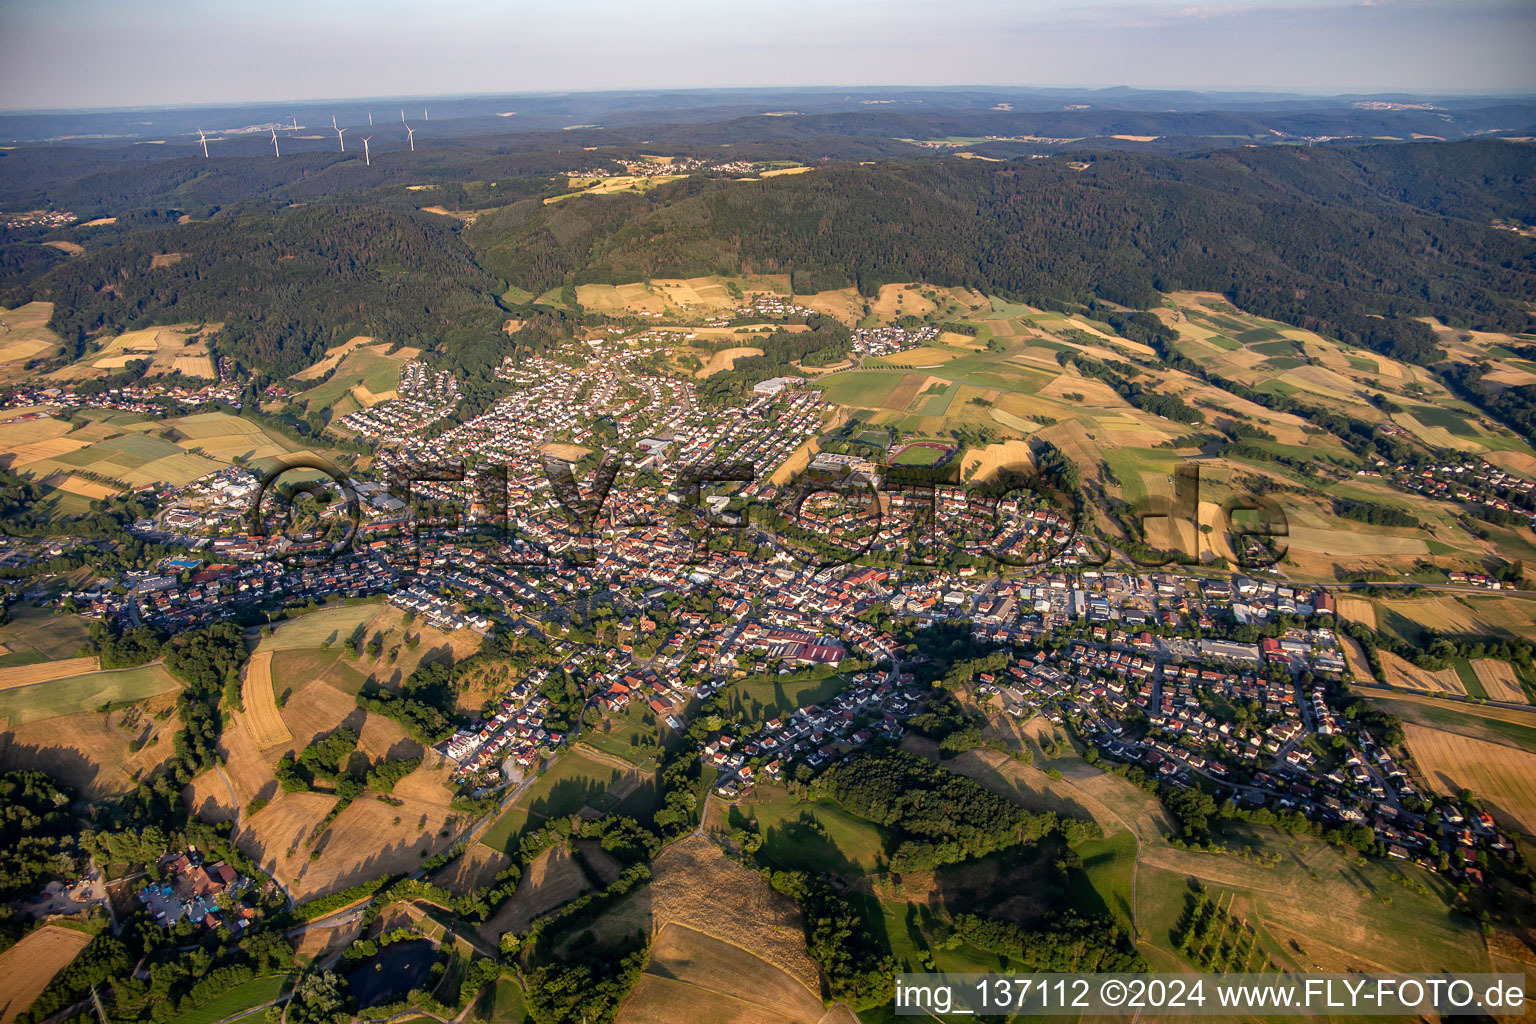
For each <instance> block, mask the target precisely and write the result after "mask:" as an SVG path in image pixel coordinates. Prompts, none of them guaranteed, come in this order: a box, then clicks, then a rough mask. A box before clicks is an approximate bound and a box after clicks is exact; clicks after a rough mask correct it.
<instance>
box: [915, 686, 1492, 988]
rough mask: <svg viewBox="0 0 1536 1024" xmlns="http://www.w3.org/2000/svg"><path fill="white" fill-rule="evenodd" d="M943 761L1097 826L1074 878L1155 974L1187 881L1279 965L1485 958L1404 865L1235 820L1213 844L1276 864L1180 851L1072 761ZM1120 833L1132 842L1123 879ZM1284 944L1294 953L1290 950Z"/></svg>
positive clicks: (1113, 788) (1127, 793) (1118, 785)
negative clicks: (1230, 902)
mask: <svg viewBox="0 0 1536 1024" xmlns="http://www.w3.org/2000/svg"><path fill="white" fill-rule="evenodd" d="M1511 713H1514V712H1511ZM903 746H904V747H910V749H912V750H913V751H914V752H917V753H925V754H927V756H936V752H932V751H933V750H934V748H932V745H931V744H927V741H921V740H915V739H914V738H912V737H908V739H907V740H906V741H904V743H903ZM946 763H947V764H948V765H949V766H950V767H951V768H952V770H954V771H957V772H959V773H960V774H962V775H966V776H968V777H971V778H973V779H975V780H976V781H977V782H979V783H981V784H982V785H984V786H986V787H987V788H988V789H991V790H992V791H993V792H996V793H998V794H1000V795H1003V796H1006V797H1008V798H1009V799H1011V800H1014V801H1016V802H1018V803H1019V804H1020V805H1021V806H1024V807H1025V808H1027V809H1031V810H1054V811H1056V812H1057V813H1063V814H1073V815H1076V816H1083V817H1091V818H1092V819H1094V820H1095V821H1097V822H1098V823H1099V824H1100V826H1101V827H1102V828H1103V829H1104V831H1105V836H1106V838H1105V839H1103V840H1095V841H1092V842H1089V843H1085V844H1083V845H1082V846H1081V847H1079V853H1080V855H1082V857H1083V860H1084V867H1085V877H1084V879H1083V880H1082V882H1081V883H1080V884H1082V885H1085V886H1091V888H1092V889H1093V891H1094V892H1095V893H1097V894H1098V897H1099V898H1100V899H1101V900H1102V902H1103V906H1104V908H1105V910H1106V911H1107V912H1110V913H1112V914H1116V915H1117V916H1118V914H1120V913H1124V912H1126V908H1127V907H1128V908H1129V914H1130V917H1131V918H1132V920H1134V921H1135V923H1136V932H1137V934H1138V935H1139V936H1140V937H1141V940H1140V942H1139V946H1140V948H1141V950H1142V952H1143V953H1144V955H1146V956H1148V957H1149V958H1150V959H1151V960H1152V962H1153V964H1154V966H1155V967H1156V966H1157V965H1159V964H1163V965H1165V966H1164V967H1162V968H1160V969H1177V968H1179V967H1180V964H1181V961H1180V960H1179V958H1178V957H1177V955H1176V954H1175V953H1174V951H1173V943H1172V940H1171V937H1170V936H1171V933H1172V931H1173V930H1174V928H1175V926H1176V925H1177V924H1178V921H1179V918H1180V917H1181V916H1182V914H1183V912H1184V908H1185V905H1186V900H1187V895H1188V893H1189V892H1190V891H1191V886H1192V885H1193V884H1199V885H1200V886H1202V887H1204V888H1205V889H1206V890H1207V891H1210V892H1212V893H1221V894H1223V896H1224V898H1234V897H1235V900H1236V903H1235V912H1237V913H1239V915H1240V916H1243V917H1245V918H1246V919H1247V920H1248V921H1249V922H1250V923H1251V924H1253V925H1254V926H1255V928H1256V929H1257V934H1258V939H1259V944H1260V947H1261V948H1263V949H1265V950H1266V951H1267V952H1268V953H1270V955H1271V956H1272V958H1274V959H1275V960H1276V962H1277V963H1279V964H1281V965H1282V966H1286V967H1291V968H1299V969H1318V968H1319V967H1321V969H1325V970H1348V969H1370V970H1383V969H1387V965H1390V969H1391V970H1412V969H1423V970H1429V969H1444V968H1443V967H1439V968H1436V967H1434V965H1436V964H1456V965H1457V967H1456V968H1455V969H1463V970H1477V969H1484V968H1485V965H1486V963H1487V958H1486V954H1485V953H1483V951H1482V950H1483V944H1482V943H1481V942H1479V941H1477V936H1476V932H1475V929H1474V925H1473V923H1472V922H1470V921H1465V920H1462V919H1460V918H1457V917H1454V916H1451V915H1448V914H1447V912H1446V908H1447V907H1448V906H1449V905H1450V901H1451V899H1452V892H1451V890H1450V887H1449V885H1448V884H1447V883H1445V882H1442V881H1441V880H1440V879H1438V878H1435V877H1434V876H1430V875H1426V874H1425V873H1424V872H1423V871H1421V870H1419V869H1417V868H1415V867H1412V866H1410V865H1400V864H1397V863H1394V862H1386V861H1370V862H1368V863H1367V864H1366V865H1365V866H1364V867H1360V866H1358V865H1356V864H1354V863H1353V861H1351V860H1349V859H1346V858H1345V857H1344V856H1343V855H1341V854H1340V853H1339V852H1338V851H1336V850H1335V849H1334V848H1333V847H1330V846H1328V845H1327V844H1325V843H1322V842H1320V841H1318V840H1315V839H1312V838H1310V837H1298V836H1292V835H1290V834H1289V833H1284V832H1281V831H1279V830H1277V829H1271V828H1262V827H1255V826H1248V825H1242V824H1238V823H1231V824H1229V825H1227V826H1223V827H1222V830H1221V832H1220V834H1219V838H1220V839H1221V841H1222V842H1224V843H1226V844H1227V845H1228V846H1229V847H1232V848H1235V849H1239V850H1248V851H1251V852H1252V853H1254V854H1257V855H1264V856H1268V855H1273V854H1278V855H1279V857H1280V859H1279V862H1278V863H1277V864H1275V865H1274V866H1260V865H1259V864H1256V863H1252V862H1250V861H1246V860H1241V859H1238V858H1236V857H1232V856H1226V855H1221V854H1209V853H1196V852H1193V851H1186V850H1179V849H1176V848H1174V847H1173V846H1171V845H1169V843H1168V842H1167V839H1166V837H1167V836H1169V835H1175V834H1177V827H1176V826H1175V825H1174V824H1173V822H1172V821H1171V820H1170V819H1169V818H1168V816H1167V814H1166V812H1165V811H1164V810H1163V808H1162V806H1161V805H1160V804H1159V803H1158V801H1157V799H1156V798H1155V797H1154V796H1152V795H1151V794H1149V793H1147V792H1146V791H1144V790H1142V789H1140V788H1138V787H1136V786H1134V785H1132V784H1131V783H1129V782H1127V781H1125V780H1124V779H1121V778H1119V777H1118V776H1115V775H1112V774H1108V773H1105V772H1102V771H1100V770H1098V769H1096V768H1094V767H1092V766H1090V765H1088V764H1087V763H1086V762H1084V761H1083V760H1082V759H1081V758H1078V757H1075V756H1074V757H1066V758H1059V759H1056V760H1053V761H1050V762H1048V763H1047V764H1048V766H1049V767H1052V768H1056V769H1057V770H1059V771H1060V772H1061V773H1062V778H1060V779H1053V778H1051V777H1049V776H1047V775H1046V774H1045V772H1044V771H1043V770H1041V768H1039V767H1031V766H1028V765H1024V764H1022V763H1020V762H1018V761H1016V760H1013V759H1012V758H1010V757H1008V756H1007V755H1005V754H1003V753H1001V752H997V751H987V750H976V751H970V752H968V753H965V754H962V755H960V756H959V757H957V758H954V759H953V760H951V761H949V762H946ZM1036 763H1037V764H1041V762H1040V761H1038V760H1037V762H1036ZM1042 767H1043V766H1042ZM1127 836H1130V837H1134V840H1135V843H1136V844H1137V845H1136V853H1135V859H1134V862H1133V863H1134V864H1135V867H1134V868H1133V869H1132V871H1133V873H1134V874H1133V877H1134V882H1130V883H1129V885H1128V880H1127V878H1126V868H1127V857H1128V856H1129V854H1130V843H1131V839H1130V838H1127ZM1421 886H1422V888H1421ZM1388 897H1390V899H1388ZM1088 899H1089V897H1088V894H1087V893H1086V891H1080V892H1079V895H1078V896H1076V897H1075V901H1076V902H1077V905H1083V901H1084V900H1088ZM1293 939H1294V940H1295V941H1296V942H1297V943H1298V944H1299V947H1300V948H1301V949H1302V950H1304V951H1305V952H1304V954H1303V953H1298V952H1297V951H1296V949H1294V948H1292V947H1291V945H1290V943H1291V940H1293Z"/></svg>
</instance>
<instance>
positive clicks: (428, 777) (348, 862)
mask: <svg viewBox="0 0 1536 1024" xmlns="http://www.w3.org/2000/svg"><path fill="white" fill-rule="evenodd" d="M446 778H447V775H446V773H445V772H442V771H439V770H432V769H427V768H421V769H418V770H417V771H416V772H414V773H413V774H412V775H411V776H409V777H407V778H406V779H403V780H401V782H400V784H399V785H397V786H396V787H395V791H394V796H396V797H398V798H399V799H402V800H404V801H405V804H404V806H401V807H393V806H391V805H389V804H386V803H384V802H383V801H381V800H378V799H376V798H375V797H374V796H373V795H372V794H368V795H365V796H362V797H359V798H358V799H357V800H354V801H353V802H352V804H351V805H350V806H349V807H347V809H346V810H344V811H342V812H341V814H340V815H338V816H337V818H336V820H335V821H334V822H332V823H331V826H330V828H329V829H327V830H326V832H325V834H324V835H322V836H321V837H320V838H319V840H318V841H317V842H316V843H315V845H314V847H313V850H314V852H316V853H319V854H320V859H319V860H316V861H311V860H309V858H308V856H307V855H306V854H305V853H303V852H301V853H300V854H299V855H298V857H296V858H294V859H292V860H289V861H286V862H285V867H286V869H287V870H288V871H292V870H293V868H294V867H298V873H297V874H296V875H295V876H294V877H293V881H292V882H291V883H289V888H290V890H291V891H292V892H293V895H294V898H296V899H306V898H308V897H310V896H318V895H322V894H324V893H328V892H334V891H335V890H337V889H344V888H346V887H347V886H349V885H355V884H356V883H358V882H361V881H363V880H365V879H368V878H377V877H378V876H379V875H381V874H409V873H410V872H412V871H414V870H416V869H417V868H418V867H420V866H421V862H422V860H423V859H424V858H425V857H430V856H432V855H433V854H435V853H439V852H441V851H442V850H443V849H445V848H446V847H447V846H448V845H449V842H450V841H449V839H448V838H446V837H444V836H442V835H440V834H439V833H440V832H441V830H442V829H443V828H444V827H447V826H448V822H449V820H450V819H456V818H457V815H455V814H454V813H453V812H452V811H451V810H450V809H449V807H448V801H449V799H450V798H451V796H452V791H451V790H449V789H448V788H447V787H446V786H445V785H443V784H442V782H445V781H446ZM439 779H440V780H442V782H440V781H435V780H439ZM412 780H416V781H415V782H414V784H413V782H412ZM432 790H435V793H434V792H431V791H432ZM295 795H297V794H295ZM424 795H427V796H429V797H430V799H423V796H424ZM324 799H325V801H326V810H329V809H330V805H331V804H334V803H335V799H334V798H333V797H325V798H324ZM263 813H265V812H263ZM322 816H323V815H322ZM258 817H259V816H258ZM450 831H451V829H450ZM243 834H244V833H243V831H242V836H243ZM307 834H308V833H306V835H307ZM423 851H425V852H423ZM279 877H282V876H281V875H280V876H279Z"/></svg>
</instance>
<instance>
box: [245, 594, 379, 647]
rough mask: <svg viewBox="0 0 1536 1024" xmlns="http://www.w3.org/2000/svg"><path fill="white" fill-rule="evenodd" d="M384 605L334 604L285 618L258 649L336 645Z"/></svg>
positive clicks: (363, 624)
mask: <svg viewBox="0 0 1536 1024" xmlns="http://www.w3.org/2000/svg"><path fill="white" fill-rule="evenodd" d="M381 607H382V606H381V605H380V604H378V603H375V602H369V603H364V604H340V605H330V606H327V607H325V608H321V609H319V610H318V611H313V612H307V613H305V614H304V615H300V616H299V617H298V618H295V619H290V620H288V621H287V622H281V623H279V624H278V625H277V628H276V629H274V630H273V631H272V635H271V636H268V637H262V638H261V640H260V641H259V642H258V643H257V644H256V648H255V649H256V651H258V652H261V651H269V652H274V653H275V652H277V651H294V650H303V649H306V648H319V647H321V646H322V645H324V646H335V645H337V644H341V643H343V642H345V641H346V640H347V639H348V638H349V637H350V636H351V635H352V634H353V632H354V631H355V630H357V629H358V628H359V627H366V626H367V625H368V624H369V623H370V622H372V621H373V620H374V619H375V618H376V617H377V616H378V615H379V611H380V608H381Z"/></svg>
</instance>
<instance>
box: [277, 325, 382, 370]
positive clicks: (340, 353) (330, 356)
mask: <svg viewBox="0 0 1536 1024" xmlns="http://www.w3.org/2000/svg"><path fill="white" fill-rule="evenodd" d="M377 341H378V339H377V338H369V337H367V336H364V335H359V336H358V337H356V338H349V339H348V340H346V341H344V342H342V343H341V344H340V345H332V346H331V347H330V348H328V349H326V350H325V356H324V357H323V358H321V359H320V360H319V361H318V362H316V363H315V364H314V365H312V366H309V367H306V368H305V369H303V370H300V371H299V372H298V373H296V374H294V375H293V377H292V379H293V380H296V381H305V380H319V379H320V378H321V377H324V376H325V375H326V374H328V373H330V372H331V371H332V370H334V369H336V367H337V366H339V365H340V364H341V361H342V359H344V358H346V355H347V353H349V352H351V351H352V350H353V349H356V348H360V347H362V346H364V345H373V344H374V343H375V342H377Z"/></svg>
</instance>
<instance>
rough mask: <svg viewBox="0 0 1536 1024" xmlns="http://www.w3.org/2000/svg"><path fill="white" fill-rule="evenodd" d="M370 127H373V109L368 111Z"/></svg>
mask: <svg viewBox="0 0 1536 1024" xmlns="http://www.w3.org/2000/svg"><path fill="white" fill-rule="evenodd" d="M368 127H369V128H372V127H373V111H371V110H370V111H368Z"/></svg>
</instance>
